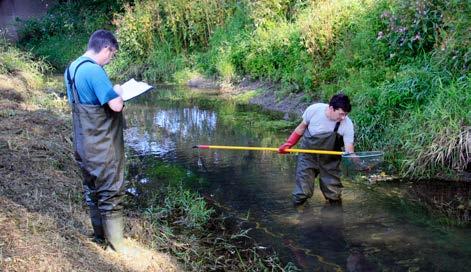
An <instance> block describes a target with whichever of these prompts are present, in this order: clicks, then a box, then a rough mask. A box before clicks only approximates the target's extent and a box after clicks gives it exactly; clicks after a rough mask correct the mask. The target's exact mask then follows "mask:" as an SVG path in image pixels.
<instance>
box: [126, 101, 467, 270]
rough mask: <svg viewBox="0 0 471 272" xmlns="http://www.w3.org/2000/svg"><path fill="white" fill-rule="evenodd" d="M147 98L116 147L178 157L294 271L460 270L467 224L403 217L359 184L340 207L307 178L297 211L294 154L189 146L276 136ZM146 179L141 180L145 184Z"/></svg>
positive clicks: (274, 142) (350, 187)
mask: <svg viewBox="0 0 471 272" xmlns="http://www.w3.org/2000/svg"><path fill="white" fill-rule="evenodd" d="M154 98H155V97H152V96H150V97H147V98H146V100H145V101H144V100H143V99H141V100H137V101H135V102H134V104H133V103H130V104H128V105H127V107H126V116H127V121H128V127H129V128H128V129H127V130H126V138H125V139H126V145H127V146H128V147H130V148H131V149H132V150H133V152H136V153H138V154H140V155H141V156H150V157H156V158H158V159H159V160H163V161H166V162H171V163H178V164H179V165H182V166H184V167H186V168H187V169H191V170H192V171H194V172H196V173H198V175H200V176H202V177H204V178H205V179H206V180H207V181H208V182H207V183H204V184H195V189H196V190H199V191H200V192H202V193H203V194H206V195H210V196H211V197H213V198H214V199H215V201H217V202H218V203H220V204H221V206H222V207H224V208H225V209H226V211H227V212H228V213H231V214H233V215H235V216H237V217H238V218H240V219H241V220H243V221H244V222H245V223H244V224H245V226H246V227H247V228H251V229H252V230H251V231H250V233H249V234H250V235H251V236H252V237H254V238H255V239H256V240H257V241H259V242H260V244H262V245H267V246H272V247H274V248H275V249H276V250H277V251H278V252H279V254H280V256H281V257H282V258H283V259H284V260H285V261H292V262H294V263H296V265H297V266H299V267H300V268H302V269H303V270H304V271H312V270H315V271H317V270H320V271H339V270H346V271H378V270H388V271H408V270H412V271H416V270H424V271H433V270H447V271H463V270H465V268H466V267H469V265H471V263H470V260H469V259H470V258H469V256H471V248H470V247H471V241H470V236H471V235H469V234H470V233H469V230H464V231H460V230H453V231H452V230H449V231H448V232H447V233H443V232H441V231H440V230H437V229H433V228H429V227H427V226H424V225H418V224H411V223H410V222H407V221H405V220H401V218H400V217H398V216H395V215H394V216H393V215H392V214H390V212H388V210H385V209H384V203H385V202H387V200H385V199H382V200H381V201H379V202H378V201H375V197H374V196H375V194H373V193H370V192H369V191H368V190H367V189H365V188H364V187H362V186H360V185H358V184H354V183H349V182H345V183H344V185H345V188H344V193H343V206H330V205H326V204H325V200H324V197H323V196H322V194H321V192H320V190H319V189H318V184H317V183H316V185H315V187H316V188H315V191H314V196H313V197H312V199H310V200H309V202H308V203H307V205H306V206H304V207H303V209H300V210H298V209H295V208H293V207H292V205H291V201H290V194H291V190H292V189H293V185H294V168H295V167H294V165H295V157H294V156H291V155H287V156H280V155H278V154H276V153H274V152H258V151H229V150H195V149H193V148H192V147H193V146H194V145H197V144H213V145H240V146H278V145H279V144H280V143H281V142H282V140H283V139H284V138H285V137H286V135H285V134H277V133H273V132H267V131H262V130H257V129H256V128H250V127H248V126H246V125H244V124H234V122H233V121H231V120H230V119H229V118H226V119H225V118H222V117H221V115H219V110H220V111H223V112H224V116H230V115H231V114H237V112H231V111H234V110H235V109H234V108H235V107H225V108H222V109H215V110H210V109H203V108H200V107H198V106H195V105H183V106H181V105H175V104H171V103H166V102H162V101H158V100H154ZM146 182H147V181H146Z"/></svg>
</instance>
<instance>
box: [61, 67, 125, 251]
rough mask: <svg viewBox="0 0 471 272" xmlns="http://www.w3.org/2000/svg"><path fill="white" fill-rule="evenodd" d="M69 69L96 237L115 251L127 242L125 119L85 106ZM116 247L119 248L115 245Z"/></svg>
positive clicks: (78, 150) (78, 156)
mask: <svg viewBox="0 0 471 272" xmlns="http://www.w3.org/2000/svg"><path fill="white" fill-rule="evenodd" d="M85 62H91V63H93V62H92V61H89V60H85V61H83V62H81V63H79V64H78V65H77V68H76V69H75V73H74V77H73V78H71V77H70V73H69V68H67V80H68V83H69V86H70V89H71V91H72V94H73V100H72V121H73V129H74V156H75V160H76V161H77V163H78V165H79V167H80V169H81V171H82V174H83V189H84V198H85V202H86V203H87V205H88V207H89V208H90V218H91V221H92V226H93V231H94V236H95V238H96V239H99V240H103V239H104V238H105V237H106V239H107V240H108V242H109V243H110V244H111V246H112V247H113V248H116V247H118V246H117V245H118V244H120V243H121V242H122V240H123V238H122V237H123V216H122V211H121V210H122V208H123V207H122V204H121V203H122V198H123V196H124V140H123V127H124V117H123V114H122V112H115V111H113V110H111V109H110V107H109V106H108V105H107V104H106V105H104V106H100V105H87V104H81V103H80V100H79V96H78V93H77V90H76V86H75V75H76V74H77V70H78V69H79V67H80V66H81V65H82V64H83V63H85ZM115 244H116V245H115Z"/></svg>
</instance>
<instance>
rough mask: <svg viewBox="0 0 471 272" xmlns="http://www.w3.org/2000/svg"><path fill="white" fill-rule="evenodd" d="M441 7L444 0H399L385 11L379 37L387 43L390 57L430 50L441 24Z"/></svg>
mask: <svg viewBox="0 0 471 272" xmlns="http://www.w3.org/2000/svg"><path fill="white" fill-rule="evenodd" d="M443 8H444V1H440V0H419V1H401V2H398V4H397V6H392V7H391V9H392V10H391V11H388V10H386V11H384V12H383V13H382V14H381V20H382V22H383V27H382V31H380V32H379V33H378V39H379V40H384V41H385V42H386V43H387V45H388V47H389V51H390V55H389V57H390V58H395V59H401V58H404V57H407V56H411V55H416V54H417V53H420V52H429V51H431V50H432V49H433V47H434V45H435V44H436V43H437V42H439V39H440V31H442V28H443V25H444V22H443Z"/></svg>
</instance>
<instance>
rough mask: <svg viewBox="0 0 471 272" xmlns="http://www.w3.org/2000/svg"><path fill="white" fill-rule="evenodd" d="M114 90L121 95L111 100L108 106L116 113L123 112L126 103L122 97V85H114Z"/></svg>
mask: <svg viewBox="0 0 471 272" xmlns="http://www.w3.org/2000/svg"><path fill="white" fill-rule="evenodd" d="M113 90H114V91H115V92H116V93H117V94H118V95H119V96H118V97H116V98H115V99H111V100H110V101H109V102H108V106H110V108H111V109H112V110H113V111H115V112H120V111H122V110H123V107H124V101H123V98H122V97H121V95H122V93H123V88H121V86H120V85H114V87H113Z"/></svg>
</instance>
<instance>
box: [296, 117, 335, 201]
mask: <svg viewBox="0 0 471 272" xmlns="http://www.w3.org/2000/svg"><path fill="white" fill-rule="evenodd" d="M339 125H340V122H338V123H337V124H336V125H335V129H334V131H332V132H325V133H321V134H316V135H313V136H311V135H310V133H309V129H306V130H305V132H304V135H303V138H302V139H301V145H300V146H301V148H303V149H317V150H333V151H341V147H342V146H343V137H342V136H341V135H339V134H338V133H337V130H338V127H339ZM340 161H341V156H336V155H320V154H306V153H300V154H299V155H298V161H297V164H296V186H295V188H294V191H293V203H294V204H295V205H297V204H302V203H304V202H305V201H306V200H307V199H308V198H310V197H312V193H313V191H314V180H315V178H316V177H317V176H319V180H320V181H319V184H320V186H319V187H320V189H321V191H322V194H323V195H324V197H325V198H326V199H327V200H329V201H331V202H332V201H333V202H335V201H340V200H341V198H340V197H341V192H342V187H343V186H342V183H341V182H340Z"/></svg>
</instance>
